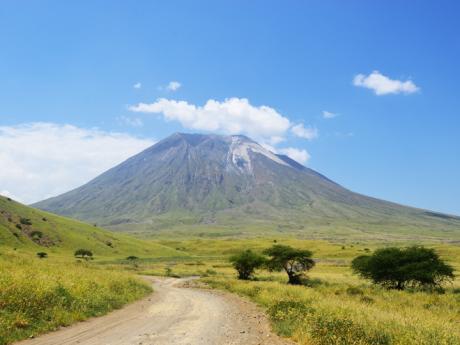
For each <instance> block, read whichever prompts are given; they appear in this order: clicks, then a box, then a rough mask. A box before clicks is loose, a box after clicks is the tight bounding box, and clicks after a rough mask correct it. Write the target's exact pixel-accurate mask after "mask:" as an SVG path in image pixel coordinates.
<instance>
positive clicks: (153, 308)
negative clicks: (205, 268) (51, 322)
mask: <svg viewBox="0 0 460 345" xmlns="http://www.w3.org/2000/svg"><path fill="white" fill-rule="evenodd" d="M146 279H149V280H150V281H151V282H152V284H153V287H154V289H155V292H154V293H153V294H152V295H150V296H149V297H147V298H145V299H144V300H142V301H139V302H135V303H133V304H131V305H128V306H127V307H125V308H123V309H120V310H117V311H115V312H112V313H110V314H109V315H106V316H102V317H99V318H94V319H90V320H88V321H84V322H81V323H78V324H76V325H74V326H70V327H66V328H62V329H60V330H58V331H56V332H53V333H49V334H46V335H43V336H40V337H37V338H35V339H28V340H25V341H22V342H19V343H17V345H76V344H78V345H165V344H173V345H176V344H177V345H221V344H222V345H230V344H232V345H243V344H244V345H253V344H254V345H255V344H266V345H285V344H292V343H290V342H288V341H285V340H283V339H280V338H279V337H277V336H276V335H274V334H272V333H271V332H270V326H269V324H268V321H267V319H266V318H265V316H264V314H263V313H262V312H261V311H260V310H259V309H258V308H257V307H256V306H254V305H253V304H252V303H250V302H248V301H245V300H242V299H240V298H238V297H236V296H234V295H231V294H226V293H221V292H216V291H208V290H201V289H194V288H184V287H182V285H184V283H186V282H187V280H186V279H175V278H165V279H162V278H153V277H149V278H146Z"/></svg>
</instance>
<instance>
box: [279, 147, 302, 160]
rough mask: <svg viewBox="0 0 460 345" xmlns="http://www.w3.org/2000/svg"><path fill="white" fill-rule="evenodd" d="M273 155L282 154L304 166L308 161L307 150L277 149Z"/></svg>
mask: <svg viewBox="0 0 460 345" xmlns="http://www.w3.org/2000/svg"><path fill="white" fill-rule="evenodd" d="M275 153H282V154H284V155H286V156H288V157H289V158H291V159H293V160H295V161H297V162H299V163H302V164H306V163H307V162H308V160H309V159H310V154H309V153H308V152H307V150H301V149H296V148H294V147H286V148H282V149H277V150H276V152H275Z"/></svg>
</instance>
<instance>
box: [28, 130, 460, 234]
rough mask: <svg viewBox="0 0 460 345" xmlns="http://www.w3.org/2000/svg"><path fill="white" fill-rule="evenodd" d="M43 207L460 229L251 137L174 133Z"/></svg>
mask: <svg viewBox="0 0 460 345" xmlns="http://www.w3.org/2000/svg"><path fill="white" fill-rule="evenodd" d="M35 206H36V207H39V208H41V209H44V210H49V211H52V212H55V213H58V214H62V215H66V216H71V217H75V218H78V219H83V220H87V221H91V222H100V223H102V224H105V225H109V226H112V227H116V228H124V229H127V228H133V227H134V228H136V227H139V226H141V227H142V228H144V229H161V228H169V227H177V226H179V225H181V226H183V224H186V225H193V224H196V225H197V226H206V227H219V226H230V227H232V228H233V229H234V230H235V229H237V230H238V229H240V230H241V229H244V228H245V227H247V226H248V225H252V226H256V227H260V228H262V227H265V228H272V229H274V230H277V231H283V229H296V230H299V231H304V230H305V227H309V226H313V227H314V228H312V229H310V232H311V231H316V230H318V229H320V228H321V229H325V228H328V227H329V228H331V227H334V228H335V229H337V228H339V227H341V226H342V227H343V226H345V227H346V228H347V229H353V230H359V231H366V229H371V230H372V229H379V230H382V231H387V230H388V229H390V228H392V229H396V228H398V229H399V228H401V227H402V228H404V229H406V230H408V231H409V232H412V231H413V229H419V230H420V229H421V230H423V229H426V230H429V231H431V230H433V231H441V230H442V231H447V232H449V233H450V232H451V231H454V232H456V231H457V230H460V219H459V218H457V217H453V216H447V215H442V214H437V213H433V212H428V211H424V210H419V209H415V208H410V207H404V206H401V205H397V204H394V203H390V202H385V201H381V200H377V199H374V198H370V197H366V196H363V195H360V194H356V193H353V192H351V191H349V190H347V189H345V188H343V187H341V186H340V185H338V184H336V183H334V182H333V181H331V180H329V179H327V178H326V177H324V176H322V175H321V174H318V173H317V172H315V171H313V170H311V169H309V168H306V167H304V166H302V165H300V164H299V163H297V162H295V161H293V160H292V159H290V158H288V157H286V156H281V155H276V154H273V153H272V152H270V151H268V150H266V149H265V148H263V147H262V146H261V145H259V144H257V143H256V142H254V141H252V140H251V139H249V138H247V137H244V136H218V135H199V134H180V133H177V134H174V135H172V136H170V137H168V138H166V139H164V140H163V141H161V142H159V143H157V144H156V145H154V146H152V147H150V148H148V149H147V150H145V151H143V152H141V153H139V154H138V155H135V156H133V157H131V158H130V159H128V160H126V161H125V162H123V163H122V164H120V165H118V166H116V167H114V168H112V169H110V170H109V171H107V172H105V173H103V174H102V175H100V176H98V177H97V178H95V179H94V180H92V181H90V182H89V183H87V184H85V185H84V186H82V187H79V188H77V189H75V190H73V191H70V192H68V193H65V194H63V195H60V196H57V197H55V198H51V199H48V200H44V201H42V202H39V203H37V204H36V205H35ZM128 224H129V226H128ZM280 229H281V230H280ZM388 231H391V230H388ZM398 231H399V230H398Z"/></svg>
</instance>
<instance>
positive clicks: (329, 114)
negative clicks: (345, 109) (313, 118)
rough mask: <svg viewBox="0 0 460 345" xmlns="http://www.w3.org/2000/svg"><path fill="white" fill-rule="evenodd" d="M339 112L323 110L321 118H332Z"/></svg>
mask: <svg viewBox="0 0 460 345" xmlns="http://www.w3.org/2000/svg"><path fill="white" fill-rule="evenodd" d="M338 115H339V114H336V113H331V112H330V111H327V110H323V118H325V119H333V118H334V117H337V116H338Z"/></svg>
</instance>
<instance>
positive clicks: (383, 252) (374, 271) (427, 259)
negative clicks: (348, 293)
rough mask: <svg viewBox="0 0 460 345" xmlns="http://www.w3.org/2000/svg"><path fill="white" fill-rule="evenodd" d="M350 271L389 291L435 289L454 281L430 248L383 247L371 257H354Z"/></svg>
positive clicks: (451, 272)
mask: <svg viewBox="0 0 460 345" xmlns="http://www.w3.org/2000/svg"><path fill="white" fill-rule="evenodd" d="M352 269H353V271H354V272H355V273H357V274H359V275H360V276H361V277H363V278H365V279H370V280H372V282H374V283H375V284H380V285H382V286H385V287H387V288H390V289H398V290H403V289H405V288H407V287H422V288H424V289H435V288H439V287H440V285H441V284H442V283H443V282H445V281H448V280H452V279H453V278H454V273H453V268H452V267H451V266H450V265H448V264H446V263H445V262H444V261H443V260H441V258H440V257H439V256H438V254H437V253H436V252H435V251H434V249H429V248H424V247H418V246H414V247H408V248H404V249H400V248H394V247H393V248H384V249H378V250H376V251H375V253H374V254H372V255H362V256H358V257H357V258H355V259H354V260H353V261H352Z"/></svg>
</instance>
